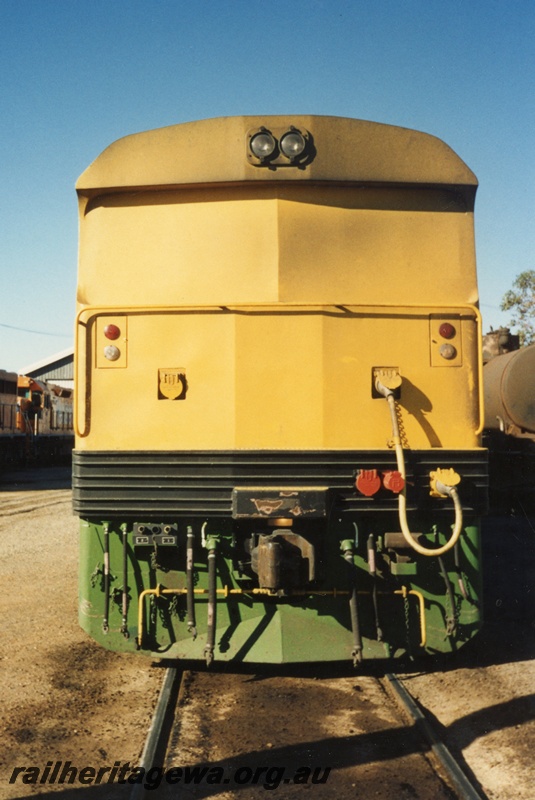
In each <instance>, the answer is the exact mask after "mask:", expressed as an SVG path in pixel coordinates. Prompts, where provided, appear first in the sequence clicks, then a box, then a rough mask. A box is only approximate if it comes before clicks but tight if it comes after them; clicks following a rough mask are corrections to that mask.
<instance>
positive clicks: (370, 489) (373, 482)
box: [355, 469, 381, 497]
mask: <svg viewBox="0 0 535 800" xmlns="http://www.w3.org/2000/svg"><path fill="white" fill-rule="evenodd" d="M355 486H356V487H357V489H358V491H359V492H360V493H361V494H363V495H365V496H366V497H371V496H372V495H374V494H377V492H378V491H379V489H380V488H381V478H380V477H379V475H378V474H377V470H376V469H359V471H358V475H357V480H356V481H355Z"/></svg>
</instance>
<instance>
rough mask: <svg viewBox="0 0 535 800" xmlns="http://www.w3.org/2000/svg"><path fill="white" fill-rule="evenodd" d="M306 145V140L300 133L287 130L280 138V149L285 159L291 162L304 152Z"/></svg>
mask: <svg viewBox="0 0 535 800" xmlns="http://www.w3.org/2000/svg"><path fill="white" fill-rule="evenodd" d="M306 144H307V143H306V139H305V137H304V136H303V134H302V133H301V132H300V131H298V130H289V131H288V132H287V133H284V134H283V135H282V136H281V140H280V149H281V151H282V153H283V154H284V155H285V156H286V158H289V159H290V161H293V160H294V159H296V158H299V156H300V155H301V154H302V153H303V152H304V150H305V147H306Z"/></svg>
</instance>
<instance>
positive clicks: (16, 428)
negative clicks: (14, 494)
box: [0, 370, 74, 468]
mask: <svg viewBox="0 0 535 800" xmlns="http://www.w3.org/2000/svg"><path fill="white" fill-rule="evenodd" d="M73 441H74V436H73V408H72V390H71V389H68V388H65V387H63V386H59V385H56V384H54V383H50V382H47V381H40V380H36V379H34V378H32V377H29V376H27V375H17V373H15V372H7V371H6V370H0V465H1V466H2V467H5V468H14V467H20V466H28V465H33V464H42V465H49V464H56V463H60V462H66V463H70V459H71V451H72V446H73Z"/></svg>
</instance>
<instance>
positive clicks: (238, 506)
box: [232, 486, 328, 519]
mask: <svg viewBox="0 0 535 800" xmlns="http://www.w3.org/2000/svg"><path fill="white" fill-rule="evenodd" d="M327 497H328V488H327V487H326V486H313V487H302V486H300V487H297V488H295V489H294V488H287V489H281V488H279V487H277V488H270V487H265V486H262V487H255V486H246V487H240V488H239V489H234V491H233V492H232V516H233V518H234V519H242V518H244V517H264V518H269V517H281V518H284V519H299V518H303V517H307V518H314V517H326V516H327Z"/></svg>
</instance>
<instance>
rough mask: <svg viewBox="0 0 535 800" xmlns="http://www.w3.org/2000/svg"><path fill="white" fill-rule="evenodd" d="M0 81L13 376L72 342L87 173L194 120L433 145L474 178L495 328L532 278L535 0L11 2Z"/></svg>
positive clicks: (1, 341)
mask: <svg viewBox="0 0 535 800" xmlns="http://www.w3.org/2000/svg"><path fill="white" fill-rule="evenodd" d="M0 76H1V77H0V93H1V94H0V97H1V108H2V115H1V121H0V147H1V160H0V164H1V167H0V174H1V186H2V192H1V195H0V204H1V205H0V211H1V214H0V277H1V306H0V308H1V312H0V368H3V369H13V370H19V369H21V368H22V367H24V366H27V365H29V364H32V363H34V362H36V361H39V360H41V359H43V358H46V357H48V356H49V355H52V354H54V353H56V352H58V351H61V350H64V349H65V348H67V347H69V346H70V345H71V344H72V320H73V316H74V297H75V285H76V258H77V205H76V197H75V192H74V183H75V181H76V179H77V177H78V176H79V175H80V173H81V172H83V170H84V169H85V168H86V166H87V165H88V164H89V163H90V162H91V161H92V160H93V159H94V158H95V157H96V156H97V155H98V153H99V152H101V151H102V150H103V149H104V147H106V146H107V145H108V144H110V143H111V142H112V141H114V140H115V139H118V138H119V137H121V136H124V135H126V134H129V133H134V132H136V131H141V130H146V129H149V128H156V127H161V126H164V125H172V124H175V123H179V122H184V121H188V120H193V119H202V118H206V117H215V116H226V115H233V114H256V113H266V114H278V113H289V114H299V113H310V114H333V115H339V116H349V117H357V118H361V119H369V120H374V121H377V122H385V123H389V124H394V125H401V126H404V127H409V128H416V129H418V130H423V131H426V132H428V133H432V134H434V135H436V136H438V137H439V138H441V139H444V140H445V141H446V142H447V143H448V144H449V145H450V146H451V147H453V149H454V150H455V151H456V152H457V153H458V154H459V155H460V156H461V158H463V159H464V160H465V161H466V163H467V164H468V165H469V166H470V167H471V168H472V169H473V171H474V172H475V173H476V175H477V176H478V178H479V182H480V188H479V191H478V196H477V200H476V241H477V255H478V265H479V285H480V296H481V307H482V312H483V318H484V325H485V327H486V328H488V327H489V326H491V325H492V326H494V327H497V326H499V325H500V324H502V323H506V322H507V321H508V319H509V314H504V313H501V312H500V311H499V306H500V301H501V298H502V296H503V294H504V293H505V292H506V291H507V289H509V288H510V287H511V285H512V282H513V280H514V278H515V276H516V275H518V274H519V273H520V272H522V271H524V270H526V269H535V263H534V259H533V254H534V250H535V248H534V221H535V219H534V218H535V214H534V212H535V147H534V138H533V132H534V130H535V4H534V3H533V0H509V2H505V0H500V1H499V2H498V1H497V0H459V1H458V0H398V1H397V2H395V1H394V0H376V2H374V3H372V2H366V3H364V2H359V0H351V1H350V0H307V1H306V2H305V0H293V1H292V0H286V2H282V3H281V2H277V3H272V2H271V3H268V2H266V0H263V1H259V0H247V2H245V0H226V2H223V1H222V0H211V1H210V0H188V2H183V0H91V2H82V0H0ZM19 329H20V330H19Z"/></svg>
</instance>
